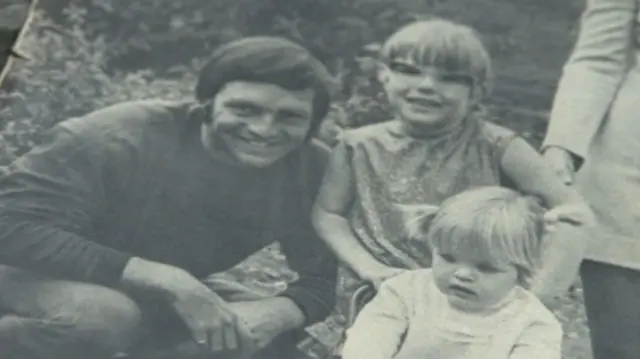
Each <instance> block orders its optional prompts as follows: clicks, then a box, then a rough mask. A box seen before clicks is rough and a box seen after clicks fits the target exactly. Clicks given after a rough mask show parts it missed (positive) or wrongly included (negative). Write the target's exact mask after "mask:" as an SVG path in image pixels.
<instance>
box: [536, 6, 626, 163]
mask: <svg viewBox="0 0 640 359" xmlns="http://www.w3.org/2000/svg"><path fill="white" fill-rule="evenodd" d="M637 13H638V1H637V0H587V2H586V9H585V11H584V12H583V14H582V19H581V23H580V34H579V36H578V40H577V43H576V45H575V48H574V50H573V53H572V54H571V56H570V58H569V61H568V62H567V64H566V65H565V67H564V70H563V75H562V78H561V80H560V82H559V84H558V90H557V93H556V97H555V99H554V104H553V108H552V111H551V119H550V122H549V127H548V129H547V135H546V139H545V141H544V144H543V149H544V148H547V147H550V146H558V147H562V148H564V149H566V150H569V151H570V152H572V153H573V154H574V155H576V156H578V157H580V158H581V159H584V157H585V156H586V154H587V149H588V148H589V145H590V143H591V141H592V138H593V136H594V135H595V133H596V132H597V131H598V128H599V127H600V125H601V123H602V121H603V120H604V118H605V116H606V113H607V111H608V110H609V107H610V106H611V103H612V101H613V99H614V98H615V95H616V93H617V91H618V88H619V87H620V84H621V82H622V80H623V78H624V76H625V74H626V72H627V69H628V66H629V63H630V62H629V56H630V54H631V53H632V49H633V48H632V46H633V41H634V31H633V27H634V22H635V21H636V15H637Z"/></svg>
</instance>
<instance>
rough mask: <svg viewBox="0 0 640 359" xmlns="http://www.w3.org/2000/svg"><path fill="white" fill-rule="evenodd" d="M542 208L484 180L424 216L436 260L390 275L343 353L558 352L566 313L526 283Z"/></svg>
mask: <svg viewBox="0 0 640 359" xmlns="http://www.w3.org/2000/svg"><path fill="white" fill-rule="evenodd" d="M542 216H543V209H542V207H541V206H540V205H539V204H538V202H537V201H535V200H533V199H532V198H529V197H526V196H522V195H520V194H518V193H517V192H515V191H512V190H509V189H505V188H500V187H484V188H479V189H474V190H470V191H467V192H464V193H462V194H459V195H457V196H454V197H452V198H450V199H449V200H447V201H445V202H444V204H443V205H442V207H441V209H440V210H439V211H438V212H437V214H435V216H434V215H432V214H428V215H424V216H422V217H421V218H419V219H418V220H417V225H416V226H415V227H416V230H415V233H416V236H417V237H420V238H427V239H428V241H429V243H430V244H431V248H432V257H433V262H432V267H431V268H430V269H418V270H414V271H407V272H405V273H403V274H401V275H399V276H396V277H394V278H392V279H389V280H388V281H386V282H385V283H384V284H382V286H381V287H380V291H379V292H378V294H377V295H376V296H375V297H374V299H373V300H372V301H371V302H370V303H369V304H367V305H366V306H365V307H364V309H363V310H362V311H361V312H360V314H359V316H358V317H357V319H356V321H355V324H354V325H353V327H351V328H350V329H349V330H348V331H347V340H346V343H345V346H344V349H343V359H392V358H393V359H414V358H420V359H479V358H491V359H516V358H517V359H525V358H527V359H543V358H544V359H560V357H561V343H562V329H561V326H560V323H559V322H558V321H557V320H556V318H555V317H554V315H553V314H552V313H551V312H550V311H549V310H548V309H547V308H546V307H545V306H544V305H543V304H542V303H541V302H540V301H539V300H538V299H537V298H536V297H535V296H534V295H533V294H532V293H530V292H529V291H528V290H527V289H526V288H527V287H528V285H529V280H530V279H531V277H532V274H533V273H534V271H535V269H536V267H537V264H538V261H539V254H540V247H541V245H540V243H541V237H542V232H543V227H544V226H543V219H542Z"/></svg>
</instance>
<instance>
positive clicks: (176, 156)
mask: <svg viewBox="0 0 640 359" xmlns="http://www.w3.org/2000/svg"><path fill="white" fill-rule="evenodd" d="M330 84H331V76H330V75H329V73H328V72H327V70H326V68H325V67H324V66H323V65H321V64H320V62H318V60H316V59H315V58H314V57H313V56H311V55H310V54H309V52H308V51H307V50H305V49H304V48H302V47H300V46H298V45H296V44H294V43H292V42H289V41H287V40H284V39H280V38H275V37H252V38H246V39H242V40H238V41H235V42H231V43H228V44H226V45H223V46H221V47H220V48H218V49H217V50H216V51H215V53H214V54H213V56H212V58H211V60H210V61H209V63H208V64H207V65H206V66H205V67H204V69H203V70H202V72H201V74H200V77H199V80H198V84H197V87H196V91H195V92H196V94H195V95H196V101H192V102H185V103H170V102H163V101H156V100H148V101H140V102H129V103H123V104H118V105H114V106H111V107H108V108H105V109H102V110H98V111H96V112H93V113H91V114H88V115H86V116H83V117H81V118H75V119H70V120H67V121H64V122H62V123H61V124H59V125H58V126H56V127H55V128H54V129H53V130H51V131H50V132H49V133H48V136H47V138H46V140H45V141H44V143H43V144H42V145H40V146H38V147H36V148H35V149H33V150H32V151H31V152H30V153H28V154H26V155H25V156H23V157H22V158H20V159H18V160H16V161H15V162H14V163H13V164H12V165H11V166H10V168H9V169H8V173H7V174H6V175H5V176H4V177H2V178H1V179H0V210H1V211H2V212H1V213H0V262H2V263H4V264H7V265H8V266H6V267H1V268H2V269H0V278H1V281H0V307H2V308H5V309H7V310H8V313H9V314H8V315H5V316H4V317H3V318H2V319H0V354H1V355H0V357H2V358H12V355H14V356H15V357H20V358H23V357H24V358H34V359H38V358H50V359H53V358H81V357H86V356H87V355H88V353H91V355H92V357H93V358H103V357H104V358H109V357H111V356H113V355H115V354H116V353H120V352H125V351H129V352H130V353H131V352H132V349H131V348H132V346H133V343H134V342H135V338H138V337H142V338H145V337H146V338H147V339H149V338H151V339H149V341H150V342H155V344H158V343H159V342H162V343H163V344H166V347H169V353H171V350H173V349H174V348H175V351H180V353H181V355H187V354H193V355H196V357H198V355H202V354H207V353H208V354H213V355H214V356H213V357H215V358H219V357H220V358H222V357H224V358H227V357H242V358H258V357H260V358H285V359H286V358H293V357H294V356H295V355H296V353H295V350H294V341H295V339H296V334H297V333H299V331H298V330H299V329H301V328H303V327H304V326H305V325H308V324H311V323H314V322H316V321H319V320H321V319H323V318H324V317H325V316H326V315H327V314H328V312H329V310H330V309H331V308H332V307H333V301H334V287H335V277H336V267H335V260H334V258H333V257H332V256H331V255H330V254H329V252H328V251H327V249H326V248H325V247H324V245H323V244H322V243H321V241H319V240H318V239H317V238H316V235H315V234H314V231H313V229H312V226H311V224H310V218H309V217H310V211H311V206H312V201H313V197H314V196H315V191H316V189H317V187H318V185H319V182H320V179H321V177H322V174H323V169H324V163H325V157H326V150H325V149H324V148H323V147H321V146H320V145H318V144H316V143H315V142H313V141H312V140H311V137H312V135H313V134H314V133H315V131H316V130H317V129H318V127H319V125H320V122H321V120H322V119H323V118H324V117H325V116H326V114H327V111H328V107H329V101H330V96H329V88H330ZM274 241H279V243H280V247H281V249H282V251H283V253H284V254H285V256H286V258H287V260H288V263H289V265H290V267H291V268H292V269H293V270H295V271H297V273H298V274H299V279H298V280H297V281H295V282H293V283H291V284H290V285H289V286H288V288H287V289H286V290H284V291H283V292H282V293H279V294H277V295H275V296H272V297H267V298H265V297H261V296H259V295H257V294H255V293H248V292H239V291H238V290H236V289H234V288H236V287H237V285H234V283H231V282H228V281H227V282H224V281H220V280H217V281H216V280H214V281H208V282H207V283H208V284H209V285H205V284H203V282H202V281H201V280H200V279H202V278H205V277H206V276H208V275H209V274H211V273H218V272H221V271H224V270H226V269H228V268H230V267H232V266H234V265H235V264H237V263H238V262H240V261H242V260H244V259H245V258H247V257H248V256H249V255H251V254H253V253H254V252H256V251H258V250H259V249H261V248H263V247H264V246H266V245H268V244H270V243H272V242H274ZM16 267H20V268H21V269H16ZM143 333H146V334H144V335H142V334H143ZM158 338H165V339H167V340H165V339H162V340H160V339H158ZM162 349H166V348H162ZM17 353H20V354H17ZM164 353H167V351H164ZM20 355H22V356H20ZM132 355H134V356H135V354H132ZM141 355H142V354H141ZM161 355H162V354H161V352H158V353H157V355H156V354H153V353H152V352H147V353H146V354H144V356H143V357H144V358H155V357H164V356H161ZM166 355H173V354H166ZM169 357H173V356H169ZM186 357H188V356H185V358H186ZM181 358H182V357H181Z"/></svg>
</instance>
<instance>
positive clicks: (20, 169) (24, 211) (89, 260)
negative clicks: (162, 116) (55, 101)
mask: <svg viewBox="0 0 640 359" xmlns="http://www.w3.org/2000/svg"><path fill="white" fill-rule="evenodd" d="M86 120H88V121H89V120H91V119H89V118H86ZM100 141H101V139H98V138H86V139H85V138H81V137H79V136H77V135H76V134H75V133H73V132H72V131H71V130H69V129H68V128H67V127H65V126H60V125H59V126H56V127H55V128H53V129H52V130H51V131H50V132H49V133H48V134H47V135H46V136H45V138H44V142H43V143H42V144H41V145H39V146H37V147H35V148H34V149H33V150H32V151H31V152H29V153H27V154H26V155H24V156H23V157H21V158H19V159H17V160H16V161H15V162H14V163H13V164H12V165H11V166H10V167H9V168H8V169H7V170H6V171H5V173H4V175H3V177H2V178H1V179H0V261H1V262H2V263H5V264H8V265H14V266H19V267H22V268H27V269H31V270H35V271H39V272H42V273H47V274H49V275H54V276H61V277H63V278H68V279H74V280H82V281H88V282H94V283H99V284H104V285H112V284H115V283H117V281H119V279H120V276H121V274H122V271H123V269H124V267H125V265H126V263H127V262H128V261H129V259H130V257H131V256H130V255H129V254H127V253H122V252H119V251H116V250H114V249H112V248H109V247H106V246H104V245H101V244H98V243H95V242H93V241H91V238H90V236H91V230H92V226H93V225H94V221H95V220H96V219H97V218H99V217H100V216H101V215H102V214H103V210H104V208H105V205H106V198H107V197H108V195H109V194H108V193H107V187H109V186H112V185H115V183H112V182H111V181H112V180H113V181H117V177H118V173H117V167H118V166H124V167H125V168H122V170H123V171H127V170H128V169H130V168H131V167H130V162H127V161H124V160H123V159H124V158H123V157H121V156H119V155H117V154H110V153H107V152H106V151H105V146H103V145H102V144H101V143H100ZM129 158H131V157H129Z"/></svg>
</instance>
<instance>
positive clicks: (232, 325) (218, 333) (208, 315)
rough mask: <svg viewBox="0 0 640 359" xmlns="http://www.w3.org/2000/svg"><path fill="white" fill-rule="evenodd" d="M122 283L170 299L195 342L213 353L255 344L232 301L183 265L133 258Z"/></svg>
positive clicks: (171, 304) (232, 350) (243, 349)
mask: <svg viewBox="0 0 640 359" xmlns="http://www.w3.org/2000/svg"><path fill="white" fill-rule="evenodd" d="M122 284H123V286H124V287H125V288H127V287H129V288H133V290H138V291H143V292H146V293H147V294H149V295H157V296H159V297H164V298H165V299H166V300H168V302H169V305H170V306H171V307H172V308H173V310H175V312H176V313H177V314H178V316H180V318H181V319H182V320H183V321H184V323H185V324H186V326H187V328H189V330H190V331H191V335H192V337H193V339H194V340H195V342H196V343H197V344H198V345H199V346H200V347H201V348H202V349H203V350H204V351H205V352H207V353H209V354H220V353H223V352H238V351H243V352H244V351H245V348H240V347H241V344H246V343H251V340H249V339H248V337H249V336H250V333H249V332H248V330H245V329H244V327H243V326H242V325H239V322H238V317H237V316H236V314H235V313H234V312H233V311H232V310H231V309H230V308H229V306H228V304H227V303H226V302H225V301H224V300H222V299H221V298H220V297H219V296H218V295H217V294H215V293H214V292H213V291H211V290H210V289H209V288H208V287H207V286H205V285H204V284H202V283H201V282H200V281H199V280H198V279H196V278H195V277H193V276H192V275H191V274H189V273H188V272H186V271H184V270H182V269H180V268H177V267H173V266H169V265H165V264H161V263H155V262H150V261H146V260H143V259H140V258H133V259H132V260H131V261H130V262H129V263H128V265H127V267H126V268H125V271H124V274H123V278H122ZM159 299H161V298H159Z"/></svg>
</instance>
